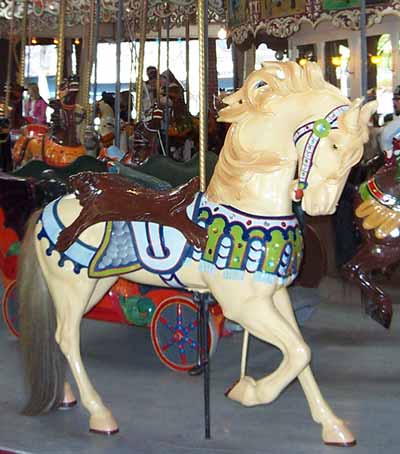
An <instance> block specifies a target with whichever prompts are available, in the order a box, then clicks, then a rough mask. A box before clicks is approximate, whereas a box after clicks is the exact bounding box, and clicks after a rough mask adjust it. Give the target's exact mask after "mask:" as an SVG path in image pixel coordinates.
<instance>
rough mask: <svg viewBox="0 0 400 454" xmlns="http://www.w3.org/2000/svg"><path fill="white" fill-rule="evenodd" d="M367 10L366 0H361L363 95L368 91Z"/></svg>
mask: <svg viewBox="0 0 400 454" xmlns="http://www.w3.org/2000/svg"><path fill="white" fill-rule="evenodd" d="M366 28H367V12H366V6H365V0H360V41H361V95H362V96H364V97H366V96H367V91H368V51H367V34H366Z"/></svg>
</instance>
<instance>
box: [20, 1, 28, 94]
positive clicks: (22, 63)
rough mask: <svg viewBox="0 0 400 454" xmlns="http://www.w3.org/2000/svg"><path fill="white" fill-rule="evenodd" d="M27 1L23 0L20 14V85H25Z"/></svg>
mask: <svg viewBox="0 0 400 454" xmlns="http://www.w3.org/2000/svg"><path fill="white" fill-rule="evenodd" d="M28 1H29V0H24V9H23V15H22V23H21V28H22V30H21V55H20V59H19V67H20V70H19V80H18V84H19V85H20V87H23V86H24V85H25V47H26V35H27V32H28V31H27V22H28Z"/></svg>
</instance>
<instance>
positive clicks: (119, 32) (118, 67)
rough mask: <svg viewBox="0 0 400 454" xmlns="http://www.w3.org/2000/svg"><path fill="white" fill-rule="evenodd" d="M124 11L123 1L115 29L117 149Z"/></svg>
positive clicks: (117, 140) (119, 2) (119, 138)
mask: <svg viewBox="0 0 400 454" xmlns="http://www.w3.org/2000/svg"><path fill="white" fill-rule="evenodd" d="M123 10H124V0H119V1H118V11H117V28H116V44H117V64H116V70H117V81H116V84H115V103H114V112H115V130H114V131H115V132H114V135H115V138H114V142H115V145H116V146H117V147H118V148H119V146H120V145H121V40H122V14H123Z"/></svg>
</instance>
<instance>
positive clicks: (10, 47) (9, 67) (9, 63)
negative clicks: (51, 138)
mask: <svg viewBox="0 0 400 454" xmlns="http://www.w3.org/2000/svg"><path fill="white" fill-rule="evenodd" d="M14 16H15V0H13V2H12V5H11V20H10V30H9V36H8V54H7V79H6V100H5V104H6V105H5V109H6V111H5V115H6V116H7V118H8V119H10V116H11V108H10V107H11V106H10V100H11V76H12V61H13V58H12V57H13V42H14V20H15V19H14Z"/></svg>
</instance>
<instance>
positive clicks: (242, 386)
mask: <svg viewBox="0 0 400 454" xmlns="http://www.w3.org/2000/svg"><path fill="white" fill-rule="evenodd" d="M256 386H257V383H256V381H255V380H254V379H253V378H251V377H247V376H245V377H242V378H241V379H240V380H239V381H238V382H236V383H234V384H233V385H232V386H231V387H230V388H229V389H228V390H227V391H226V392H225V396H226V397H228V399H232V400H236V401H237V402H240V403H241V404H242V405H245V406H246V407H252V406H253V405H258V404H259V403H260V401H259V399H258V396H257V392H256Z"/></svg>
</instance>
